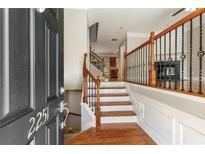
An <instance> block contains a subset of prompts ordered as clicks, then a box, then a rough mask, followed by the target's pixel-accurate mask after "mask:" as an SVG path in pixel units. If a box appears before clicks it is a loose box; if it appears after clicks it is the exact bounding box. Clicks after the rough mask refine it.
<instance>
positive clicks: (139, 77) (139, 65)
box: [137, 50, 140, 83]
mask: <svg viewBox="0 0 205 154" xmlns="http://www.w3.org/2000/svg"><path fill="white" fill-rule="evenodd" d="M137 52H138V83H140V50H137Z"/></svg>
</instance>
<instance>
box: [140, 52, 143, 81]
mask: <svg viewBox="0 0 205 154" xmlns="http://www.w3.org/2000/svg"><path fill="white" fill-rule="evenodd" d="M140 52H141V60H140V61H141V82H140V83H141V84H142V82H143V79H142V77H143V74H142V68H143V66H142V53H143V51H142V48H141V49H140Z"/></svg>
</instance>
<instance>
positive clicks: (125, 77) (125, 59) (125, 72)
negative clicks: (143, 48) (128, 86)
mask: <svg viewBox="0 0 205 154" xmlns="http://www.w3.org/2000/svg"><path fill="white" fill-rule="evenodd" d="M126 54H127V52H125V53H124V72H123V79H124V81H127V56H126Z"/></svg>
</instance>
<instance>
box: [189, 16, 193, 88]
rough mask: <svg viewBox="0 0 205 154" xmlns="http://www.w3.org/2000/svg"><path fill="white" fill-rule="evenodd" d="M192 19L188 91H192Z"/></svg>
mask: <svg viewBox="0 0 205 154" xmlns="http://www.w3.org/2000/svg"><path fill="white" fill-rule="evenodd" d="M192 33H193V32H192V19H191V20H190V51H189V52H190V57H189V58H190V59H189V92H192Z"/></svg>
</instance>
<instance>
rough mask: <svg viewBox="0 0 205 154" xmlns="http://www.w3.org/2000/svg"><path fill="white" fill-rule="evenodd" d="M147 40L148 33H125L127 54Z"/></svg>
mask: <svg viewBox="0 0 205 154" xmlns="http://www.w3.org/2000/svg"><path fill="white" fill-rule="evenodd" d="M148 39H149V34H148V33H134V32H128V33H127V52H128V53H129V52H130V51H132V50H133V49H135V48H136V47H138V46H139V45H141V44H142V43H144V42H145V41H147V40H148Z"/></svg>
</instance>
